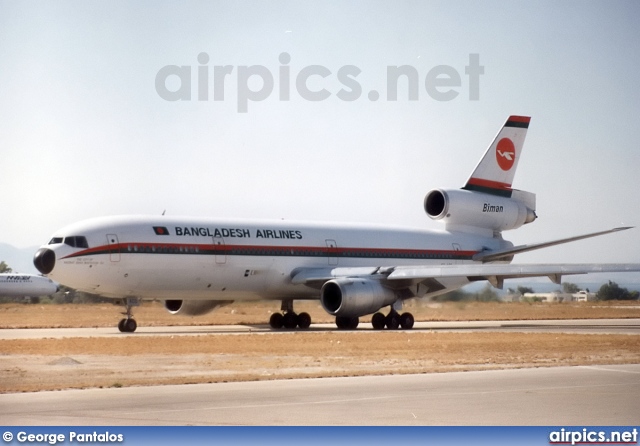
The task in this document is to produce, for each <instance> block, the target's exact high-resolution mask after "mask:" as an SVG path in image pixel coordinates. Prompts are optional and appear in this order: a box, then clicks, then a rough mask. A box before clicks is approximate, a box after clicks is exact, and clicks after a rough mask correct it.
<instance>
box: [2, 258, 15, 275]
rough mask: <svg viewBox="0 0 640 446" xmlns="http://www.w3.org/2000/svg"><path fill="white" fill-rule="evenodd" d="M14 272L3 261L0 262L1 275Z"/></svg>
mask: <svg viewBox="0 0 640 446" xmlns="http://www.w3.org/2000/svg"><path fill="white" fill-rule="evenodd" d="M12 272H13V270H12V269H11V268H9V265H7V263H6V262H5V261H4V260H3V261H2V262H0V274H2V273H12Z"/></svg>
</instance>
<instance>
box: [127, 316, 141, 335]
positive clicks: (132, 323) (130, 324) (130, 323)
mask: <svg viewBox="0 0 640 446" xmlns="http://www.w3.org/2000/svg"><path fill="white" fill-rule="evenodd" d="M124 328H125V331H126V332H127V333H133V332H134V331H136V328H138V323H137V322H136V320H135V319H127V320H125V322H124Z"/></svg>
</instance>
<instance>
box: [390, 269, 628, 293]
mask: <svg viewBox="0 0 640 446" xmlns="http://www.w3.org/2000/svg"><path fill="white" fill-rule="evenodd" d="M633 271H640V264H638V263H613V264H588V263H586V264H564V265H563V264H557V265H554V264H541V265H535V264H531V265H504V264H499V265H444V266H398V267H396V268H394V270H393V272H392V273H391V274H389V275H388V276H387V280H407V279H411V280H414V281H415V280H418V281H419V280H424V279H436V280H437V279H439V278H449V277H466V278H468V279H469V280H470V281H478V280H488V281H489V282H490V283H491V284H492V285H493V286H495V287H497V288H502V283H503V282H504V280H505V279H518V278H523V277H548V278H549V279H550V280H551V281H552V282H554V283H557V284H559V283H560V282H561V279H562V276H566V275H575V274H589V273H613V272H633Z"/></svg>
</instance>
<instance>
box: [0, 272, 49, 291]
mask: <svg viewBox="0 0 640 446" xmlns="http://www.w3.org/2000/svg"><path fill="white" fill-rule="evenodd" d="M56 291H58V285H57V284H55V283H54V282H53V281H52V280H51V279H49V278H47V277H42V276H36V275H33V274H17V273H9V274H0V296H9V297H37V296H48V295H51V294H53V293H55V292H56Z"/></svg>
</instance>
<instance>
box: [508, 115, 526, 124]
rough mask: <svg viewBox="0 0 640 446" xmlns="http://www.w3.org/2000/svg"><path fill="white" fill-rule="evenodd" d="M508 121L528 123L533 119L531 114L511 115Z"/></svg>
mask: <svg viewBox="0 0 640 446" xmlns="http://www.w3.org/2000/svg"><path fill="white" fill-rule="evenodd" d="M507 121H516V122H525V123H527V124H528V123H529V121H531V116H509V119H507Z"/></svg>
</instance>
